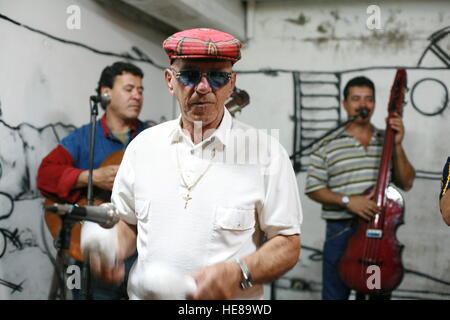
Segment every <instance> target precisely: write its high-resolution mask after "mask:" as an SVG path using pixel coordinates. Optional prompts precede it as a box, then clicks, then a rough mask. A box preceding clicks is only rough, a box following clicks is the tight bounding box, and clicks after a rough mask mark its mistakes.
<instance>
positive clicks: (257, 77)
mask: <svg viewBox="0 0 450 320" xmlns="http://www.w3.org/2000/svg"><path fill="white" fill-rule="evenodd" d="M377 3H378V4H379V6H380V9H381V20H382V28H383V30H380V31H378V30H376V31H371V30H369V29H368V28H367V27H366V20H367V19H368V17H369V15H368V14H367V13H366V9H367V7H368V6H369V5H371V4H373V3H371V2H361V1H342V2H340V3H337V2H336V1H301V2H300V1H279V2H276V1H268V2H256V5H255V11H254V19H253V20H251V21H249V22H248V23H249V24H250V25H251V26H253V28H252V30H253V32H252V33H251V34H249V35H248V36H249V41H248V42H247V43H246V45H245V48H244V50H243V59H242V61H240V62H238V63H237V64H236V68H235V69H236V70H241V71H250V70H252V71H257V70H260V69H282V70H285V71H286V72H280V73H278V76H276V77H270V76H267V75H264V74H261V73H258V74H247V73H242V74H240V75H239V77H238V82H237V85H238V87H240V88H241V89H244V90H247V91H248V93H249V94H250V97H251V103H250V105H249V106H248V107H246V109H244V111H243V112H242V114H241V115H239V118H240V120H242V121H244V122H248V123H251V124H253V125H255V126H257V127H259V128H278V129H280V140H281V142H282V144H283V145H284V146H285V147H286V149H287V150H288V152H289V153H291V152H292V150H293V126H294V124H293V122H292V121H291V120H290V119H289V117H290V116H291V115H293V113H294V105H293V103H294V102H293V101H294V100H293V94H294V92H293V80H292V72H289V71H299V72H300V74H301V75H302V74H304V72H306V71H324V72H327V73H326V74H325V75H329V76H333V77H334V76H335V75H339V76H340V77H341V82H340V83H339V89H340V90H341V92H342V89H343V86H344V85H345V83H346V81H348V80H349V79H350V78H351V77H354V76H357V75H360V74H362V75H366V76H368V77H369V78H371V79H372V80H373V81H374V82H375V85H376V88H377V93H376V99H377V110H376V112H375V115H374V118H373V121H374V123H375V125H376V126H378V127H379V128H384V127H385V124H384V118H385V117H386V114H387V111H386V108H387V101H388V99H389V92H390V87H391V85H392V81H393V78H394V74H395V67H400V66H403V67H407V72H408V85H409V88H410V89H412V87H413V86H414V85H415V84H416V83H418V82H419V81H420V80H422V79H424V78H433V79H437V80H439V81H441V82H442V83H443V84H444V87H442V86H441V85H439V84H437V83H436V82H433V81H431V82H429V81H425V82H422V83H421V84H419V85H418V86H417V88H416V90H415V91H414V100H415V101H416V104H417V105H418V106H419V107H420V108H421V109H422V110H423V111H425V112H431V111H436V109H437V108H438V106H442V103H443V99H444V93H445V90H447V91H448V90H449V88H450V70H449V69H447V68H446V67H445V64H444V63H443V62H442V61H440V60H439V59H437V58H436V57H435V56H434V55H433V54H430V53H428V54H427V55H426V56H425V58H424V60H423V63H422V65H421V67H436V68H442V69H440V70H428V69H425V68H418V69H416V67H417V66H418V61H419V59H420V57H421V55H422V53H423V52H424V50H425V49H426V47H427V46H428V45H429V43H430V42H429V40H428V37H429V36H430V35H431V34H432V33H433V32H435V31H437V30H439V29H442V28H444V27H446V26H448V25H449V21H450V10H449V9H450V3H448V1H447V2H446V1H426V2H423V1H422V2H419V1H389V2H387V1H385V2H381V3H380V2H377ZM250 16H251V15H250ZM449 39H450V37H447V38H446V40H445V41H443V42H441V46H442V47H443V49H444V50H446V52H447V54H449V53H450V46H449V43H450V42H449ZM374 67H377V68H376V69H375V68H374ZM355 69H364V70H360V71H352V70H355ZM315 90H316V89H315ZM411 94H412V90H410V91H409V92H408V94H407V96H406V100H407V104H406V106H405V108H404V122H405V127H406V137H405V139H404V148H405V149H406V152H407V154H408V156H409V159H410V161H411V162H412V163H413V165H414V166H415V168H416V169H418V170H423V171H431V172H434V173H435V174H434V175H433V177H434V178H435V179H434V180H427V179H416V181H415V183H414V187H413V189H412V190H411V191H409V192H406V193H405V192H402V194H403V195H404V197H405V201H406V213H405V224H404V225H403V226H401V227H400V228H399V229H398V232H397V236H398V238H399V240H400V242H402V243H403V244H404V245H405V249H404V253H403V261H404V265H405V268H406V269H408V270H414V271H417V272H420V273H423V274H425V275H424V276H418V275H415V274H414V273H412V272H407V273H406V274H405V277H404V280H403V282H402V284H401V286H400V288H399V290H397V291H396V292H394V296H395V297H396V298H398V299H400V298H402V297H407V296H408V297H410V298H417V297H421V298H436V299H448V297H449V296H450V285H449V284H450V275H449V274H450V269H449V268H450V263H449V262H450V253H449V251H448V248H447V245H446V243H448V242H449V241H450V230H449V228H448V227H447V226H446V225H445V224H444V223H443V221H442V219H441V217H440V213H439V209H438V200H437V197H438V193H439V188H440V182H439V181H438V180H436V177H438V176H439V172H441V171H442V167H443V165H444V163H445V161H446V159H447V156H448V154H449V143H448V138H447V137H448V134H449V130H448V121H449V118H450V112H449V110H448V108H445V110H444V111H443V112H442V113H440V114H439V115H437V116H433V117H431V116H424V115H422V114H421V113H419V112H418V111H417V110H416V109H414V108H413V107H412V104H411V99H412V98H411ZM447 103H448V102H447ZM447 106H448V104H447ZM341 112H342V114H345V112H344V111H343V109H342V110H341ZM316 116H317V117H319V113H317V114H316ZM344 119H345V117H344ZM344 119H343V120H344ZM423 175H424V174H422V176H423ZM305 178H306V175H305V173H300V174H299V175H298V182H299V187H300V192H301V198H302V203H303V210H304V224H303V227H302V243H303V245H304V246H306V248H308V249H305V247H304V248H303V251H302V255H301V261H300V263H299V264H298V265H297V267H296V268H295V269H294V270H292V271H291V272H290V273H288V275H286V277H283V278H282V279H281V280H279V281H278V285H279V286H284V287H286V286H290V285H292V284H294V285H296V286H299V287H301V288H304V289H303V290H292V289H289V290H283V289H279V290H277V298H292V299H298V298H300V299H320V289H321V260H320V254H319V255H318V256H317V255H316V256H314V255H313V254H314V253H316V251H314V250H312V249H317V250H322V246H323V239H324V233H325V223H324V221H323V220H322V219H321V218H320V206H319V205H318V204H317V203H314V202H313V201H311V200H310V199H309V198H307V197H306V196H305V195H304V194H303V190H304V184H305ZM310 248H311V249H310ZM317 257H318V259H317ZM429 277H434V278H436V280H437V281H435V280H432V279H430V278H429ZM295 279H297V280H299V281H293V280H295ZM442 282H446V283H447V284H443V283H442ZM413 290H418V291H419V292H415V291H413ZM420 291H422V292H420Z"/></svg>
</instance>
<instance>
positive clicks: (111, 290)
mask: <svg viewBox="0 0 450 320" xmlns="http://www.w3.org/2000/svg"><path fill="white" fill-rule="evenodd" d="M136 259H137V252H135V253H134V254H133V255H132V256H131V257H129V258H128V259H126V260H125V278H124V281H123V282H122V283H120V284H111V283H107V282H104V281H103V280H102V279H100V278H98V277H96V276H94V275H93V274H91V281H90V292H91V296H92V300H128V294H127V283H128V274H129V273H130V269H131V267H132V266H133V263H134V261H135V260H136ZM77 264H79V266H80V268H81V267H82V265H81V263H77ZM82 284H83V283H82ZM73 299H74V300H85V299H86V297H85V296H84V295H83V292H82V290H76V289H75V290H73Z"/></svg>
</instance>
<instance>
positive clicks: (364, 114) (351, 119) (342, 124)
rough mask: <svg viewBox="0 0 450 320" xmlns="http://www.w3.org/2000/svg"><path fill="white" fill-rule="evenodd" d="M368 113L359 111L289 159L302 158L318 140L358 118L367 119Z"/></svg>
mask: <svg viewBox="0 0 450 320" xmlns="http://www.w3.org/2000/svg"><path fill="white" fill-rule="evenodd" d="M367 112H368V111H367V110H366V109H361V110H360V111H359V113H358V114H356V115H354V116H352V117H350V118H348V119H347V121H345V122H342V123H340V124H339V125H338V126H337V127H336V128H333V129H331V130H329V131H327V132H325V133H324V134H323V135H321V136H320V137H318V138H317V139H314V141H312V142H311V143H309V144H308V145H306V146H305V147H303V148H302V149H301V150H298V151H297V152H295V153H294V154H292V155H291V156H290V157H289V159H291V160H292V159H294V158H295V157H297V156H299V157H302V156H304V153H305V150H308V149H309V148H310V147H312V146H313V145H315V144H316V143H317V142H319V141H320V140H322V139H323V138H325V137H326V136H328V135H330V134H332V133H333V132H335V131H337V130H338V129H340V128H342V127H345V126H346V125H347V124H349V123H350V122H353V121H355V120H356V119H357V118H358V117H362V118H367V116H368V113H367Z"/></svg>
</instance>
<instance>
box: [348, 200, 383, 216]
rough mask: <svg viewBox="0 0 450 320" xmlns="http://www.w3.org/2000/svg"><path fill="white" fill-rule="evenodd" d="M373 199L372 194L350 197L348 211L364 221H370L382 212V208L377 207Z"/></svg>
mask: <svg viewBox="0 0 450 320" xmlns="http://www.w3.org/2000/svg"><path fill="white" fill-rule="evenodd" d="M371 198H372V195H371V194H368V195H362V196H352V197H350V202H349V203H348V205H347V209H348V210H349V211H350V212H352V213H354V214H356V215H358V216H359V217H361V218H363V219H364V220H367V221H369V220H370V219H371V218H372V217H373V216H374V215H375V214H377V213H378V212H379V211H380V208H379V207H378V206H377V204H376V202H375V201H373V200H372V199H371Z"/></svg>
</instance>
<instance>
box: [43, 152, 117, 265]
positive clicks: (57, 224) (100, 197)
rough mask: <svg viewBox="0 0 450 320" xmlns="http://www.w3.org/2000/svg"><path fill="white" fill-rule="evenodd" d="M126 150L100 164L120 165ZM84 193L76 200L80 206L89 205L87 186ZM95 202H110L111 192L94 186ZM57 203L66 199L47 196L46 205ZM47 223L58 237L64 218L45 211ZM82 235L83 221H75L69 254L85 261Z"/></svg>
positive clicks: (54, 237)
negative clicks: (81, 242) (81, 245)
mask: <svg viewBox="0 0 450 320" xmlns="http://www.w3.org/2000/svg"><path fill="white" fill-rule="evenodd" d="M123 154H124V151H123V150H120V151H116V152H113V153H112V154H110V155H109V156H108V157H106V158H105V160H104V161H103V162H102V164H101V165H100V168H101V167H106V166H109V165H119V164H120V163H121V162H122V158H123ZM85 189H86V190H84V192H83V194H84V196H83V197H81V198H80V200H78V201H77V202H76V204H77V205H79V206H85V205H87V188H85ZM93 192H94V203H93V205H95V206H98V205H100V204H102V203H104V202H109V201H110V199H111V192H110V191H106V190H102V189H100V188H94V191H93ZM55 203H64V201H62V200H60V199H57V198H46V199H45V201H44V207H49V206H52V205H53V204H55ZM45 223H46V224H47V227H48V229H49V231H50V233H51V235H52V237H53V239H58V236H59V233H60V231H61V227H62V218H61V216H59V215H57V214H56V213H53V212H50V211H45ZM80 235H81V223H80V222H75V223H74V226H73V228H72V234H71V237H70V247H69V249H68V250H67V254H68V255H70V256H71V257H73V258H74V259H75V260H78V261H83V255H82V254H81V250H80Z"/></svg>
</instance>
